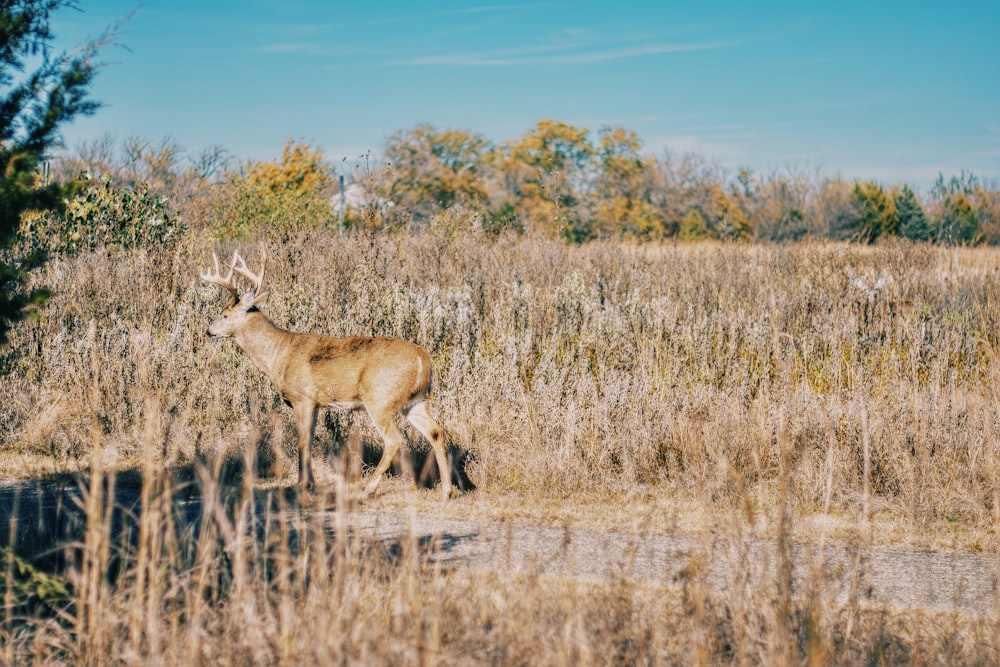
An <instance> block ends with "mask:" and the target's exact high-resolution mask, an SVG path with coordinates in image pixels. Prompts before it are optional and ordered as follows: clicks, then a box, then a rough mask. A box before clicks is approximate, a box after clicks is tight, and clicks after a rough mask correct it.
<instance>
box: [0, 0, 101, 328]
mask: <svg viewBox="0 0 1000 667" xmlns="http://www.w3.org/2000/svg"><path fill="white" fill-rule="evenodd" d="M64 7H67V8H71V9H75V8H76V5H75V3H74V2H73V0H0V248H6V247H9V246H10V245H11V243H12V242H13V241H14V239H15V237H16V236H17V233H18V228H19V226H20V221H21V214H22V213H23V212H24V211H30V210H45V209H51V208H55V207H58V205H59V203H60V200H61V199H62V195H63V193H64V191H65V187H64V186H60V185H57V184H51V183H42V182H40V179H39V177H38V167H39V165H40V164H41V163H42V161H43V160H44V159H45V157H46V151H47V150H49V149H50V148H51V147H53V146H55V145H57V144H58V142H59V128H60V127H61V126H63V125H64V124H65V123H67V122H69V121H70V120H72V119H73V118H75V117H77V116H80V115H89V114H92V113H93V112H94V111H95V110H96V109H97V107H98V104H97V102H95V101H93V100H91V99H89V97H88V94H89V92H90V84H91V82H92V80H93V77H94V74H95V73H96V67H97V65H96V63H95V62H94V56H95V55H96V54H97V51H98V49H99V48H100V47H101V46H103V45H104V44H106V43H107V42H108V41H109V39H110V35H105V36H104V37H102V38H101V39H100V40H97V41H93V42H90V43H88V44H85V45H83V46H82V47H80V48H79V49H77V50H76V51H75V52H73V53H61V54H59V55H54V54H52V53H51V52H50V44H51V42H52V40H53V34H52V32H51V29H50V18H49V17H50V16H51V14H52V12H54V11H56V10H58V9H60V8H64ZM29 63H31V64H34V63H37V66H36V69H35V70H34V71H31V72H26V69H27V68H26V65H27V64H29ZM40 261H41V259H40V258H39V257H34V258H28V259H25V260H22V261H20V262H13V261H7V262H4V261H0V342H3V341H4V340H5V339H6V333H7V331H8V329H9V327H10V325H11V324H12V323H13V322H15V321H16V320H18V319H21V318H22V317H24V315H25V313H26V312H27V310H28V309H29V308H30V307H31V306H33V305H36V306H37V305H39V304H41V303H43V302H44V301H45V299H46V298H47V296H48V291H47V290H45V289H37V290H35V291H33V292H25V291H24V290H23V287H22V284H23V278H24V273H25V271H27V270H28V269H29V268H32V267H33V266H35V265H37V264H38V263H40Z"/></svg>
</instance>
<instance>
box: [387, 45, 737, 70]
mask: <svg viewBox="0 0 1000 667" xmlns="http://www.w3.org/2000/svg"><path fill="white" fill-rule="evenodd" d="M733 45H734V44H733V42H706V43H702V44H647V45H644V46H632V47H624V48H618V49H603V50H596V51H588V52H583V53H561V52H560V51H562V50H563V49H561V48H559V47H550V48H548V49H540V51H542V50H544V51H549V52H550V53H535V54H533V55H510V54H509V53H503V52H493V53H451V54H443V55H437V56H423V57H418V58H410V59H408V60H404V61H400V62H397V63H394V64H396V65H409V66H412V67H420V66H432V65H446V66H450V67H512V66H518V65H580V64H590V63H599V62H607V61H611V60H625V59H628V58H642V57H648V56H656V55H663V54H667V53H689V52H693V51H712V50H716V49H725V48H730V47H732V46H733Z"/></svg>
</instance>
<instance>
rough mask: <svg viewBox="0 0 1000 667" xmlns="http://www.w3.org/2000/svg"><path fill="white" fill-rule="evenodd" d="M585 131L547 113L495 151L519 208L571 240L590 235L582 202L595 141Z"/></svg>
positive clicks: (501, 177)
mask: <svg viewBox="0 0 1000 667" xmlns="http://www.w3.org/2000/svg"><path fill="white" fill-rule="evenodd" d="M587 135H588V131H587V128H585V127H574V126H572V125H568V124H566V123H564V122H562V121H554V120H548V119H544V120H540V121H538V124H537V125H536V126H535V127H534V128H533V129H531V130H529V131H528V132H526V133H525V134H523V135H522V136H521V138H520V139H517V140H516V141H510V142H508V143H506V144H504V145H503V146H502V147H501V148H500V149H499V150H497V151H495V152H494V154H493V156H492V157H493V165H494V167H495V169H496V174H497V177H498V179H499V180H500V181H501V182H502V189H503V190H504V191H505V192H507V193H508V194H509V196H511V197H512V199H513V205H514V208H515V210H516V211H517V214H518V215H519V216H521V217H523V218H525V219H526V220H528V221H529V222H530V223H532V224H534V225H537V226H539V227H541V228H542V229H544V230H546V231H547V232H548V233H550V234H553V235H563V236H565V237H566V238H569V239H572V240H582V238H586V237H587V236H588V232H587V230H586V228H585V226H584V224H583V216H582V211H581V208H582V207H581V202H582V199H583V192H584V186H585V185H586V178H587V175H588V174H587V168H588V166H589V164H590V160H591V157H592V156H593V154H594V147H593V145H592V144H591V143H590V139H589V138H588V136H587Z"/></svg>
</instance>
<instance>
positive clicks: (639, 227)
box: [592, 125, 664, 238]
mask: <svg viewBox="0 0 1000 667" xmlns="http://www.w3.org/2000/svg"><path fill="white" fill-rule="evenodd" d="M599 135H600V145H599V146H598V147H597V156H596V157H597V170H598V171H597V176H596V179H595V182H594V191H593V195H594V199H595V205H594V224H593V228H592V234H593V235H595V236H597V235H599V236H621V235H628V236H634V237H636V238H656V237H659V236H662V235H663V233H664V226H663V216H662V214H661V213H660V212H659V211H657V210H656V208H654V207H653V205H652V203H651V201H650V196H649V195H650V188H651V186H652V181H651V180H650V178H649V176H650V169H651V163H652V160H651V159H650V158H647V157H644V156H643V155H642V154H641V152H640V151H641V149H642V142H640V141H639V137H638V135H636V133H635V132H633V131H631V130H626V129H625V128H623V127H610V126H607V125H606V126H604V127H602V128H601V129H600V131H599Z"/></svg>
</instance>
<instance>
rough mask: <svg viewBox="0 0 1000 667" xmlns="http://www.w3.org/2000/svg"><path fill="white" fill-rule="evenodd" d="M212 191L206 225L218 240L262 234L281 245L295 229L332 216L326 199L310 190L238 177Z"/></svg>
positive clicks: (317, 224) (310, 226)
mask: <svg viewBox="0 0 1000 667" xmlns="http://www.w3.org/2000/svg"><path fill="white" fill-rule="evenodd" d="M216 188H217V191H216V193H215V196H214V197H213V198H212V202H211V205H210V210H209V219H208V221H207V226H208V228H209V230H210V231H211V232H212V234H213V235H214V236H216V237H217V238H219V239H242V238H247V237H249V236H254V235H257V234H262V235H264V236H266V237H268V238H270V239H271V240H273V241H276V242H282V241H285V240H287V239H288V238H289V236H290V235H291V234H292V233H293V232H295V231H296V230H300V229H315V228H318V227H321V226H324V225H327V224H331V223H332V220H333V217H334V211H333V206H332V204H331V203H330V200H329V198H328V197H325V196H323V194H321V193H319V192H317V191H314V190H309V189H306V190H299V189H292V188H289V189H274V188H271V187H268V186H266V185H262V184H260V183H258V182H256V181H255V180H253V179H252V178H250V177H246V176H242V175H238V174H230V175H229V176H228V178H227V179H226V180H225V181H224V182H223V183H220V184H219V185H217V186H216Z"/></svg>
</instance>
